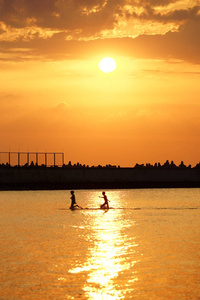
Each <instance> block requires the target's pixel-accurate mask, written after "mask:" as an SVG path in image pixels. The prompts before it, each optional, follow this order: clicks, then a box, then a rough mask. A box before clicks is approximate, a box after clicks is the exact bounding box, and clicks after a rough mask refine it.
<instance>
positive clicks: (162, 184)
mask: <svg viewBox="0 0 200 300" xmlns="http://www.w3.org/2000/svg"><path fill="white" fill-rule="evenodd" d="M199 187H200V164H198V165H197V166H196V167H193V168H192V167H191V166H190V167H186V166H184V165H183V164H182V165H181V166H179V167H177V166H172V165H170V164H167V165H165V166H156V167H155V166H151V165H147V166H139V165H138V166H135V167H134V168H121V167H113V166H107V167H83V166H80V165H79V166H65V165H63V166H62V167H57V166H54V167H46V166H15V167H11V166H8V165H7V166H2V165H0V190H2V191H3V190H4V191H5V190H61V189H64V190H68V189H144V188H146V189H147V188H199Z"/></svg>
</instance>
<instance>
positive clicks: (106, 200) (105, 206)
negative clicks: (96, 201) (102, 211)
mask: <svg viewBox="0 0 200 300" xmlns="http://www.w3.org/2000/svg"><path fill="white" fill-rule="evenodd" d="M102 195H103V197H101V196H99V198H103V199H104V203H103V204H101V205H100V208H109V203H108V201H109V200H108V198H107V196H106V193H105V192H102Z"/></svg>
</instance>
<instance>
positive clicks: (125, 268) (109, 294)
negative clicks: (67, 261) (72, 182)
mask: <svg viewBox="0 0 200 300" xmlns="http://www.w3.org/2000/svg"><path fill="white" fill-rule="evenodd" d="M121 214H122V212H121V211H119V210H118V211H117V210H115V211H112V212H111V211H109V212H108V213H107V214H105V213H103V212H102V211H100V213H98V214H95V217H93V218H91V224H90V226H91V227H92V232H93V234H92V237H91V238H92V239H93V241H94V246H93V248H92V249H90V253H89V255H88V258H87V261H86V262H85V264H84V265H82V266H77V267H75V268H73V269H71V270H70V271H69V272H70V273H76V274H77V273H81V272H85V274H86V275H87V276H86V282H85V285H84V288H83V290H84V292H85V294H86V296H87V297H88V298H89V299H95V300H96V299H105V300H115V299H123V298H124V297H125V295H126V294H127V293H131V292H132V291H133V290H134V285H133V283H134V282H135V281H137V280H138V278H137V273H136V271H135V270H134V265H135V263H136V262H137V261H135V260H134V252H135V250H134V249H136V248H135V247H137V246H138V245H137V244H136V243H135V241H134V238H132V239H131V240H130V239H128V238H127V236H126V227H128V226H129V225H128V224H126V223H125V220H123V216H122V215H121ZM124 272H127V274H128V275H127V277H126V278H127V280H126V282H125V281H124V276H120V274H123V273H124ZM122 278H123V279H122Z"/></svg>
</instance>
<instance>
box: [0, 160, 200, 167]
mask: <svg viewBox="0 0 200 300" xmlns="http://www.w3.org/2000/svg"><path fill="white" fill-rule="evenodd" d="M0 168H88V169H93V168H95V169H98V168H99V169H101V168H109V169H110V168H121V167H120V166H119V165H118V166H116V165H110V164H107V165H105V166H101V165H98V166H89V165H85V164H80V163H79V162H78V163H76V164H72V163H71V161H69V163H68V164H63V165H62V166H58V165H50V166H47V165H45V164H41V165H38V164H37V163H34V162H33V161H32V162H31V163H30V164H28V163H26V164H24V165H15V166H11V165H10V164H9V163H6V164H4V163H2V164H0ZM128 168H133V169H200V163H197V164H196V166H194V167H192V166H191V165H188V166H187V165H185V164H184V162H183V161H181V163H180V164H179V165H176V164H175V163H174V162H173V161H171V162H169V161H168V160H166V162H165V163H164V164H161V163H160V162H158V163H155V164H154V165H152V164H150V163H146V164H138V163H136V165H135V166H134V167H128Z"/></svg>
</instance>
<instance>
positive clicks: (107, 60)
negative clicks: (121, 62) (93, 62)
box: [99, 57, 117, 73]
mask: <svg viewBox="0 0 200 300" xmlns="http://www.w3.org/2000/svg"><path fill="white" fill-rule="evenodd" d="M116 67H117V64H116V62H115V60H114V59H113V58H111V57H104V58H103V59H102V60H101V61H100V62H99V69H100V70H101V71H102V72H104V73H110V72H113V71H114V70H115V69H116Z"/></svg>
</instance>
